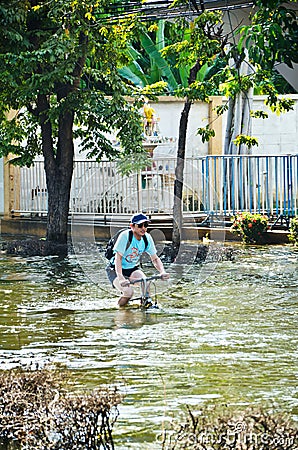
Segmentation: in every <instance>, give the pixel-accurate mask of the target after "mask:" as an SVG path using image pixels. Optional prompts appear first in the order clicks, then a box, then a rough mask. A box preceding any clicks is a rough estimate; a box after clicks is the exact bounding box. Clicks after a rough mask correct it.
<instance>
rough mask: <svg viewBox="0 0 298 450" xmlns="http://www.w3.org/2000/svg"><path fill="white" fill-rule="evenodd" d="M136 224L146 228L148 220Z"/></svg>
mask: <svg viewBox="0 0 298 450" xmlns="http://www.w3.org/2000/svg"><path fill="white" fill-rule="evenodd" d="M136 225H137V227H138V228H143V227H145V228H148V226H149V222H143V223H137V224H136Z"/></svg>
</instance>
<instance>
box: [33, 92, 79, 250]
mask: <svg viewBox="0 0 298 450" xmlns="http://www.w3.org/2000/svg"><path fill="white" fill-rule="evenodd" d="M38 109H39V111H41V114H40V123H41V133H42V151H43V156H44V163H45V173H46V180H47V190H48V216H47V241H49V242H51V243H52V244H53V247H55V245H66V244H67V222H68V213H69V198H70V188H71V180H72V174H73V160H74V145H73V120H74V113H73V111H66V112H64V113H63V114H61V116H60V118H59V131H58V142H57V149H56V152H55V151H54V146H53V136H52V126H51V122H50V121H49V120H48V119H47V111H48V110H49V104H48V100H47V98H46V96H45V95H40V96H39V97H38Z"/></svg>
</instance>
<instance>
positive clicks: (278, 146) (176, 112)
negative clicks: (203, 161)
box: [151, 94, 298, 156]
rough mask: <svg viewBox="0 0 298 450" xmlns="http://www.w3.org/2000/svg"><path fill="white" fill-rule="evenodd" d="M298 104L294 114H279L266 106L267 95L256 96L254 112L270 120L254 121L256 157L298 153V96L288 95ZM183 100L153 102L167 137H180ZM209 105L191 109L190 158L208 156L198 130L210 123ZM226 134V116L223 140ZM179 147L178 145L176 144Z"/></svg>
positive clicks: (188, 139)
mask: <svg viewBox="0 0 298 450" xmlns="http://www.w3.org/2000/svg"><path fill="white" fill-rule="evenodd" d="M288 97H290V98H292V99H293V100H294V101H295V104H294V109H293V111H290V112H288V113H282V114H280V115H277V114H275V113H273V112H272V111H271V110H270V108H268V107H267V106H266V105H265V104H264V100H265V99H266V97H265V96H255V97H254V103H253V107H252V109H253V110H260V109H261V110H264V111H266V112H267V113H268V114H269V117H268V119H254V118H253V119H252V135H253V136H254V137H256V138H257V139H258V142H259V145H258V147H254V148H253V151H252V153H253V154H288V153H298V144H297V143H298V95H297V94H296V95H291V96H288ZM183 105H184V103H183V101H182V100H175V101H174V100H170V99H168V100H160V101H159V103H153V102H151V106H152V107H153V108H154V109H155V111H156V115H157V116H158V117H159V118H160V120H159V129H160V134H161V135H162V136H165V137H174V138H178V131H179V120H180V115H181V112H182V109H183ZM207 119H208V105H207V104H205V103H200V102H197V103H195V104H194V105H192V107H191V110H190V118H189V126H188V133H187V155H188V156H198V155H207V154H208V144H207V143H205V144H203V143H202V140H201V138H200V136H197V135H196V130H197V129H198V128H199V127H203V126H205V125H206V124H207V123H208V120H207ZM224 131H225V116H224V117H223V133H222V136H223V139H224ZM176 146H177V142H176Z"/></svg>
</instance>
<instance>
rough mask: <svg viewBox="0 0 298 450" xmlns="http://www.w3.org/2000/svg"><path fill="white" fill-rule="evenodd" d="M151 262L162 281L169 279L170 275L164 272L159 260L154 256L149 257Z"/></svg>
mask: <svg viewBox="0 0 298 450" xmlns="http://www.w3.org/2000/svg"><path fill="white" fill-rule="evenodd" d="M151 261H152V264H153V265H154V267H155V269H156V270H158V272H159V273H160V275H161V278H162V279H163V280H168V279H169V278H170V274H169V273H167V272H166V271H165V269H164V266H163V263H162V261H161V259H160V258H159V257H158V256H157V255H156V254H155V255H152V256H151Z"/></svg>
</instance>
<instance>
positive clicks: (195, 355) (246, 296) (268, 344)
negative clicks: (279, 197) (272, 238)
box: [0, 245, 298, 450]
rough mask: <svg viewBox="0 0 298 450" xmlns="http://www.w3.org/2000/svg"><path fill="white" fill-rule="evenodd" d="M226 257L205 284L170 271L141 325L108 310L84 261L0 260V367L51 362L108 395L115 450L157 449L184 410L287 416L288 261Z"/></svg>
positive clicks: (249, 251)
mask: <svg viewBox="0 0 298 450" xmlns="http://www.w3.org/2000/svg"><path fill="white" fill-rule="evenodd" d="M235 248H236V249H237V252H236V257H235V258H234V260H233V261H222V262H220V263H218V264H217V265H215V266H213V268H212V270H210V271H209V272H208V270H207V269H206V268H205V269H206V270H205V273H204V277H205V275H206V274H208V277H206V281H205V282H204V283H201V282H200V276H201V275H200V273H199V272H200V270H201V266H198V265H197V266H188V267H187V270H185V267H182V266H178V265H175V264H172V265H170V267H169V269H168V270H169V271H170V272H171V274H172V281H171V282H170V283H166V284H164V285H163V286H162V287H158V288H157V291H158V298H159V304H160V305H161V310H160V311H159V312H155V313H150V314H148V313H144V312H142V311H140V310H134V309H133V310H125V309H122V310H119V309H118V308H117V307H116V293H115V291H113V290H111V288H110V287H109V284H108V283H107V281H106V279H105V278H103V276H102V275H100V279H101V282H100V283H93V282H92V281H91V280H90V277H89V274H88V273H87V272H88V270H89V269H88V268H89V267H90V272H91V271H93V272H95V271H98V273H100V274H103V273H104V264H103V263H102V262H99V261H98V260H96V259H95V257H94V256H93V255H91V257H88V255H87V256H86V260H85V263H84V267H83V269H82V266H81V265H80V264H79V263H78V260H77V258H76V257H75V255H71V256H69V257H68V258H66V259H65V260H58V259H57V258H51V257H45V258H40V257H36V258H27V259H26V258H20V257H7V256H6V255H4V254H2V255H0V271H1V273H0V299H1V302H0V333H1V350H2V351H1V357H0V367H1V368H2V369H6V368H11V367H16V366H18V365H20V364H22V365H26V364H29V363H31V362H39V363H40V364H43V363H45V362H47V361H53V362H57V363H63V364H66V366H68V367H69V368H70V369H71V371H72V372H73V373H74V376H75V377H76V379H77V383H78V384H79V385H81V386H88V387H94V386H98V385H100V384H101V383H104V384H111V383H115V384H117V385H119V386H120V389H121V390H122V392H123V393H124V401H123V403H122V405H121V406H120V417H119V419H118V421H117V424H116V427H115V434H116V440H117V442H116V444H117V445H116V448H117V449H122V450H124V449H125V450H126V449H136V450H142V449H144V450H145V449H146V450H148V449H151V448H152V449H157V448H159V447H158V445H157V441H156V440H157V436H158V434H159V433H160V430H161V428H162V427H163V425H164V424H165V423H168V422H169V421H170V420H171V419H172V418H175V417H176V418H177V417H179V415H180V414H182V412H183V411H184V408H185V405H186V404H187V405H202V404H206V403H208V404H221V405H233V406H234V407H239V408H243V407H245V405H251V404H252V405H265V404H270V405H274V406H275V407H276V408H277V409H283V410H287V411H289V412H290V413H291V414H292V415H293V416H294V417H297V416H298V398H297V394H298V388H297V327H298V325H297V323H298V321H297V303H298V294H297V292H298V290H297V288H298V270H297V268H298V252H297V250H295V249H293V248H292V247H290V246H274V247H273V246H272V247H250V248H243V247H241V246H239V245H238V246H235ZM88 258H89V259H88ZM86 268H87V269H86ZM146 270H147V269H146ZM148 270H150V269H149V268H148ZM201 279H202V277H201Z"/></svg>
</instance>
